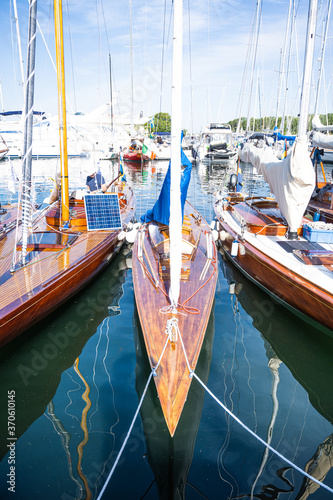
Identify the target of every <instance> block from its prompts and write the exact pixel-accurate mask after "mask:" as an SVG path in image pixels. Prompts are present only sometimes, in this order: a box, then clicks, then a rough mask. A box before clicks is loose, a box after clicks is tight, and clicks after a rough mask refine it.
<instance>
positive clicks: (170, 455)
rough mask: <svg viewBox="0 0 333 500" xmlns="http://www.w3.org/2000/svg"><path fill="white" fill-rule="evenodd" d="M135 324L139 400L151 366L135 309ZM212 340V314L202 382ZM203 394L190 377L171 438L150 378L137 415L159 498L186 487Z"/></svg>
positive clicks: (166, 499) (181, 495)
mask: <svg viewBox="0 0 333 500" xmlns="http://www.w3.org/2000/svg"><path fill="white" fill-rule="evenodd" d="M135 325H136V338H135V341H136V346H137V347H136V353H137V364H136V369H135V372H136V390H137V392H138V397H139V399H140V398H141V395H142V393H143V390H144V387H145V385H146V382H147V379H148V377H149V373H150V365H149V362H148V358H147V353H146V349H145V344H144V340H143V335H142V331H141V325H140V321H139V318H138V314H137V311H136V310H135ZM213 340H214V314H213V313H212V314H211V317H210V319H209V322H208V326H207V331H206V336H205V339H204V343H203V346H202V349H201V353H200V357H199V360H198V364H197V369H196V373H197V375H198V376H199V378H200V379H201V380H202V381H203V382H204V383H205V384H206V383H207V380H208V376H209V370H210V364H211V359H212V349H213ZM204 397H205V391H204V389H203V387H202V386H201V385H200V384H199V383H198V382H197V381H196V380H195V379H194V380H192V383H191V387H190V390H189V393H188V398H187V400H186V403H185V406H184V409H183V412H182V415H181V417H180V420H179V423H178V426H177V429H176V432H175V434H174V437H173V438H172V437H171V436H170V433H169V431H168V428H167V425H166V423H165V420H164V416H163V412H162V409H161V405H160V403H159V400H158V396H157V392H156V387H155V384H154V382H153V381H151V383H150V385H149V388H148V391H147V394H146V396H145V399H144V401H143V404H142V407H141V411H140V414H141V419H142V424H143V430H144V434H145V439H146V445H147V456H148V461H149V464H150V466H151V468H152V470H153V473H154V476H155V482H156V487H157V492H158V497H159V499H160V500H184V499H185V493H186V490H187V487H188V481H187V476H188V473H189V470H190V467H191V463H192V459H193V452H194V447H195V441H196V437H197V433H198V428H199V424H200V419H201V413H202V407H203V402H204ZM190 486H191V485H190ZM192 487H193V486H192Z"/></svg>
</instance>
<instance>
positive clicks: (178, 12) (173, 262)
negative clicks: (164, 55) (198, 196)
mask: <svg viewBox="0 0 333 500" xmlns="http://www.w3.org/2000/svg"><path fill="white" fill-rule="evenodd" d="M173 10H174V17H173V19H174V20H173V62H172V92H171V116H172V119H171V169H170V170H171V188H170V225H169V234H170V293H169V297H170V301H171V305H172V308H173V310H174V312H176V308H177V304H178V298H179V292H180V273H181V266H182V254H181V244H182V224H183V221H182V211H181V202H180V175H181V151H180V136H181V107H182V67H183V66H182V64H183V0H174V2H173Z"/></svg>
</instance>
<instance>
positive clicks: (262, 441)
mask: <svg viewBox="0 0 333 500" xmlns="http://www.w3.org/2000/svg"><path fill="white" fill-rule="evenodd" d="M172 328H176V330H177V335H179V338H180V342H181V345H182V349H183V352H184V356H185V361H186V365H187V369H188V371H189V377H190V378H193V377H194V378H196V379H197V381H198V382H199V384H201V385H202V387H203V388H204V389H205V391H206V392H208V394H209V395H210V396H211V397H212V398H213V399H214V400H215V401H216V402H217V404H218V405H219V406H221V408H222V409H223V410H224V411H225V412H226V413H228V415H230V417H232V418H233V419H234V420H235V421H236V422H237V423H238V424H239V425H240V426H241V427H243V429H245V430H246V431H247V432H248V433H249V434H251V435H252V436H253V437H254V438H255V439H257V440H258V441H259V442H260V443H261V444H263V445H264V446H265V447H266V448H268V449H269V450H270V451H271V452H272V453H274V454H275V455H276V456H278V457H279V458H280V459H281V460H283V461H284V462H286V463H287V464H288V465H290V466H291V467H292V468H293V469H295V470H297V471H298V472H300V473H301V474H302V475H303V476H305V477H307V478H308V479H310V480H311V481H313V482H314V483H317V484H318V485H319V486H322V487H323V488H325V489H326V490H327V491H329V492H330V493H333V489H332V488H330V487H329V486H327V485H326V484H325V483H322V482H321V481H319V480H318V479H316V478H315V477H313V476H311V475H310V474H308V473H307V472H305V471H304V470H303V469H301V468H300V467H298V466H297V465H296V464H294V463H293V462H291V461H290V460H288V458H286V457H285V456H284V455H282V454H281V453H280V452H278V451H277V450H276V449H275V448H273V447H272V446H271V445H269V444H268V443H267V442H266V441H265V440H264V439H262V438H261V437H260V436H258V434H256V433H255V432H254V431H252V430H251V429H250V428H249V427H247V426H246V425H245V424H244V423H243V422H242V421H241V420H240V419H239V418H238V417H236V415H234V414H233V413H232V412H231V411H230V410H229V409H228V408H227V407H226V406H225V405H224V404H223V403H222V402H221V401H220V400H219V399H218V398H217V396H215V394H213V393H212V391H211V390H210V389H209V388H208V387H207V386H206V384H205V383H204V382H203V381H202V380H201V379H200V378H199V377H198V375H197V374H196V373H195V372H194V370H192V368H191V366H190V362H189V360H188V357H187V353H186V350H185V346H184V343H183V339H182V336H181V334H180V331H179V328H178V325H177V324H176V323H175V324H174V323H173V324H172ZM172 328H171V324H169V330H171V329H172ZM166 333H167V334H168V333H169V332H168V328H167V329H166ZM168 342H169V334H168V337H167V340H166V342H165V344H164V347H163V350H162V353H161V355H160V358H159V360H158V362H157V365H156V366H155V367H153V368H152V371H151V372H150V374H149V377H148V380H147V383H146V386H145V388H144V391H143V393H142V396H141V399H140V401H139V405H138V407H137V409H136V412H135V414H134V417H133V420H132V422H131V425H130V427H129V429H128V432H127V434H126V437H125V439H124V442H123V444H122V446H121V448H120V451H119V453H118V455H117V458H116V460H115V462H114V464H113V466H112V469H111V471H110V473H109V475H108V477H107V480H106V481H105V483H104V486H103V488H102V489H101V491H100V494H99V495H98V497H97V500H100V499H101V498H102V496H103V493H104V491H105V489H106V487H107V485H108V483H109V481H110V479H111V477H112V475H113V473H114V471H115V468H116V466H117V464H118V462H119V460H120V457H121V455H122V453H123V451H124V448H125V446H126V443H127V441H128V439H129V437H130V434H131V432H132V429H133V426H134V423H135V421H136V419H137V416H138V414H139V411H140V408H141V405H142V403H143V400H144V398H145V395H146V392H147V390H148V386H149V384H150V381H151V379H152V377H153V376H156V370H157V369H158V367H159V365H160V363H161V360H162V357H163V354H164V351H165V349H166V346H167V344H168Z"/></svg>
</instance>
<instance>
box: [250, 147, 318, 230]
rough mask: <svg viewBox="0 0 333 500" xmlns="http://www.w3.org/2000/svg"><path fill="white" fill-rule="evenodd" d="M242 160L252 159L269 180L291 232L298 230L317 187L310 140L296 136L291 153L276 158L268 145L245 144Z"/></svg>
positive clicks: (267, 180) (266, 179)
mask: <svg viewBox="0 0 333 500" xmlns="http://www.w3.org/2000/svg"><path fill="white" fill-rule="evenodd" d="M242 160H243V161H245V162H250V163H252V165H253V166H254V167H256V168H257V169H258V172H259V173H260V174H262V175H263V176H264V179H265V181H266V182H268V184H269V186H270V188H271V191H272V193H274V195H275V198H276V201H277V202H278V205H279V208H280V211H281V213H282V215H283V216H284V218H285V219H286V221H287V222H288V226H289V229H290V231H297V229H298V228H299V226H300V225H301V223H302V217H303V214H304V212H305V209H306V207H307V205H308V203H309V200H310V197H311V194H312V192H313V190H314V187H315V172H314V169H313V166H312V162H311V159H310V155H309V151H308V145H307V141H306V140H305V139H303V140H301V139H296V141H295V143H294V145H293V147H292V149H291V152H290V153H289V154H288V156H287V157H286V158H284V159H283V160H277V159H276V156H275V155H274V153H273V151H272V150H270V149H269V148H265V149H259V148H256V147H255V146H253V145H252V144H249V143H246V144H245V146H244V148H243V151H242Z"/></svg>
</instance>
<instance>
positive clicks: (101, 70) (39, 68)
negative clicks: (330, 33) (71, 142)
mask: <svg viewBox="0 0 333 500" xmlns="http://www.w3.org/2000/svg"><path fill="white" fill-rule="evenodd" d="M322 3H325V2H322ZM256 4H257V2H256V1H252V0H224V1H223V0H200V1H199V0H189V1H188V0H184V51H183V126H184V127H185V128H187V129H188V130H191V129H192V123H193V129H194V132H196V131H199V130H200V128H201V127H202V126H205V125H206V124H207V122H210V121H228V120H230V119H233V118H238V114H237V113H239V99H240V93H241V85H242V78H243V73H244V67H245V64H246V55H247V50H248V44H249V40H250V29H251V25H252V24H251V23H252V18H253V15H254V13H255V6H256ZM0 6H1V16H0V30H1V31H0V32H1V39H2V44H1V45H2V65H1V70H0V81H1V89H2V97H3V102H4V108H5V109H6V110H8V109H21V108H22V102H23V98H22V95H23V92H22V87H21V86H20V84H19V82H20V79H21V78H20V69H19V62H18V61H19V57H18V49H17V39H16V31H15V30H16V27H15V24H14V22H13V6H12V0H0ZM129 6H130V2H129V0H124V1H122V2H119V0H118V1H115V0H102V1H101V0H91V1H89V2H88V1H87V0H70V2H68V3H67V1H66V0H63V11H64V32H65V60H66V91H67V95H68V98H69V101H70V103H71V107H72V109H73V110H74V111H82V112H89V111H92V110H93V109H94V108H96V107H97V106H99V105H100V104H103V103H105V102H107V101H108V100H109V99H110V94H109V73H108V71H109V70H108V53H109V51H110V53H111V57H112V69H113V82H114V93H116V94H117V96H118V102H119V104H118V106H117V107H116V110H115V111H116V112H117V110H118V111H121V112H126V111H127V112H128V111H129V110H130V95H131V92H130V89H131V86H130V81H131V79H130V15H129ZM189 6H190V18H189ZM288 7H289V0H274V1H273V0H272V1H270V0H263V3H262V24H261V31H260V37H259V45H258V55H257V66H256V68H255V71H254V80H253V81H254V84H253V92H252V99H251V103H252V104H251V108H250V115H251V116H252V115H253V114H255V115H256V116H259V104H258V103H259V99H258V95H260V106H261V114H262V115H275V110H276V101H277V88H278V79H279V72H278V69H279V64H280V52H281V49H282V48H283V45H284V39H285V36H286V24H287V13H288ZM17 8H18V18H19V27H20V32H21V43H22V52H23V59H24V61H25V60H26V51H27V49H26V44H27V30H28V28H27V17H28V0H17ZM165 8H166V18H165V19H166V21H165V39H164V45H163V31H164V9H165ZM307 10H308V1H307V0H306V1H305V0H301V1H300V2H299V4H298V13H297V22H296V28H295V32H297V43H296V39H294V41H293V43H292V51H291V52H292V55H291V59H290V66H291V71H290V77H289V85H288V87H289V88H290V91H289V96H288V99H287V108H288V109H289V110H290V111H289V112H291V110H292V109H296V110H297V105H296V104H295V102H296V101H297V87H298V82H299V79H300V73H301V72H302V68H303V63H302V58H303V53H304V43H305V42H304V40H305V31H306V23H307ZM323 12H324V9H322V13H323ZM322 13H320V15H321V16H322ZM170 15H171V0H168V1H167V2H166V6H165V3H164V1H162V0H149V1H148V0H140V1H139V0H132V39H133V44H132V46H133V83H134V86H133V87H134V110H135V111H136V112H140V111H143V112H144V114H145V115H153V114H154V113H156V112H158V111H160V106H161V111H166V112H170V111H171V104H170V96H171V57H172V51H171V49H172V23H171V25H170ZM38 21H39V24H40V26H41V29H42V32H43V35H44V37H45V40H46V42H47V45H48V48H49V50H50V52H51V54H52V56H53V57H54V34H53V33H54V27H53V4H52V2H51V1H50V0H43V1H42V0H38ZM68 21H69V22H68ZM318 24H319V28H318V30H322V27H321V24H320V23H318ZM189 25H190V28H191V29H190V35H189ZM163 46H164V68H163V79H162V49H163ZM190 54H191V58H190ZM36 57H37V59H36V90H35V108H36V109H42V110H44V111H46V112H47V113H55V112H56V110H57V95H56V78H55V72H54V69H53V67H52V63H51V61H50V58H49V56H48V54H47V51H46V49H45V45H44V42H43V40H42V38H41V36H40V34H38V38H37V56H36ZM326 57H327V59H328V60H329V59H330V60H332V58H331V57H330V53H329V51H327V52H326ZM251 64H252V62H250V66H251ZM190 76H192V78H190ZM329 78H330V77H329V69H328V73H327V77H326V84H327V85H328V81H329ZM161 79H162V80H163V83H162V98H161ZM258 88H260V93H258ZM74 89H75V91H74ZM245 89H246V90H245V92H244V98H243V106H242V112H241V114H242V116H247V113H248V106H249V89H250V71H249V74H248V77H247V82H246V85H245ZM191 95H192V99H191ZM161 101H162V105H160V102H161ZM255 103H256V104H255ZM329 111H332V109H329ZM321 112H324V110H321ZM296 113H297V111H296Z"/></svg>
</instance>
